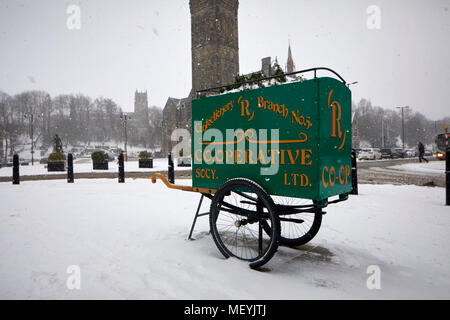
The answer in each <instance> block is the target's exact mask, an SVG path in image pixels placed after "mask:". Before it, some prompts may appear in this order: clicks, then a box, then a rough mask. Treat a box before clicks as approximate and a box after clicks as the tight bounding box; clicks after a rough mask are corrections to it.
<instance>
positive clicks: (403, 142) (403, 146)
mask: <svg viewBox="0 0 450 320" xmlns="http://www.w3.org/2000/svg"><path fill="white" fill-rule="evenodd" d="M396 108H397V109H402V149H403V150H404V149H405V114H404V110H405V109H409V106H404V107H396Z"/></svg>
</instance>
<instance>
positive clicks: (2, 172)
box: [0, 159, 190, 177]
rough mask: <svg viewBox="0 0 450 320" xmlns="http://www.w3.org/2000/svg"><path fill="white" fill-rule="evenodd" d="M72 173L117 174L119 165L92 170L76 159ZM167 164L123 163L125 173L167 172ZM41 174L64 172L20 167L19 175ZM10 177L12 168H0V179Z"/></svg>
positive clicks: (156, 161)
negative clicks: (150, 165) (143, 166)
mask: <svg viewBox="0 0 450 320" xmlns="http://www.w3.org/2000/svg"><path fill="white" fill-rule="evenodd" d="M174 163H175V168H178V166H177V162H176V159H175V160H174ZM73 167H74V172H75V173H77V172H105V171H108V172H118V170H119V165H118V163H117V160H115V161H110V162H109V164H108V170H93V169H92V161H91V160H90V159H77V160H75V161H74V164H73ZM167 167H168V164H167V159H153V168H152V169H147V168H139V162H138V161H136V160H135V161H131V160H130V161H127V162H125V172H126V171H133V172H136V171H164V170H167ZM179 169H180V170H183V169H190V168H186V167H184V168H183V167H180V168H179ZM42 174H64V172H48V171H47V168H46V165H45V164H40V163H39V162H37V163H35V164H34V165H33V166H32V165H31V162H30V164H29V165H28V166H20V175H23V176H29V175H42ZM9 176H12V167H3V168H0V177H9Z"/></svg>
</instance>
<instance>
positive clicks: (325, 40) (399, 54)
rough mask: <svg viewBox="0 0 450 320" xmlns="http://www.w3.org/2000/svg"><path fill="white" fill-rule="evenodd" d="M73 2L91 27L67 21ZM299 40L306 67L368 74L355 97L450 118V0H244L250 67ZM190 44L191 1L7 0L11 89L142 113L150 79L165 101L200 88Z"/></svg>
mask: <svg viewBox="0 0 450 320" xmlns="http://www.w3.org/2000/svg"><path fill="white" fill-rule="evenodd" d="M70 5H77V6H78V7H79V8H80V10H81V15H80V17H81V25H80V26H81V27H80V29H74V30H70V29H68V27H67V20H68V19H69V18H70V17H72V15H71V14H68V13H67V12H66V11H67V8H68V6H70ZM370 5H376V6H377V7H376V8H379V17H380V20H376V18H377V12H376V10H375V11H374V10H373V9H370V10H369V11H367V9H368V7H369V6H370ZM374 19H375V20H374ZM70 21H72V20H70ZM368 25H369V27H370V28H369V27H368ZM377 26H379V27H380V29H377V28H375V29H373V28H374V27H377ZM371 28H372V29H371ZM289 39H290V41H291V46H292V53H293V58H294V62H295V64H296V67H297V69H304V68H310V67H313V66H326V67H330V68H332V69H335V70H336V71H337V72H338V73H340V74H341V75H342V76H343V77H344V78H345V79H346V80H347V81H348V82H353V81H358V82H359V83H358V84H356V85H353V86H351V89H352V93H353V100H354V101H355V102H358V101H359V100H360V99H361V98H363V97H364V98H367V99H370V100H371V102H372V104H373V105H376V106H381V107H383V108H394V107H396V106H405V105H409V106H410V107H411V108H412V109H413V110H414V111H420V112H421V113H423V114H425V115H426V116H427V117H428V118H430V119H433V120H437V119H439V118H442V117H444V116H450V88H449V84H450V44H449V39H450V0H429V1H425V0H415V1H414V0H402V1H400V0H398V1H393V0H390V1H381V0H373V1H365V0H354V1H350V0H347V1H336V0H314V1H312V0H308V1H302V0H277V1H274V0H270V1H269V0H241V1H240V7H239V47H240V51H239V54H240V71H241V73H248V72H251V71H256V70H259V69H260V68H261V58H263V57H266V56H272V57H275V56H276V57H278V60H279V62H280V64H281V65H282V66H283V67H284V65H285V63H286V59H287V51H288V41H289ZM190 42H191V38H190V12H189V1H188V0H89V1H87V0H85V1H64V0H39V1H36V0H27V1H22V0H21V1H19V0H0V46H1V50H0V90H2V91H5V92H6V93H8V94H11V95H13V94H16V93H19V92H21V91H24V90H45V91H47V92H49V93H50V94H51V95H52V96H55V95H58V94H62V93H83V94H86V95H89V96H91V97H92V98H96V97H99V96H103V97H109V98H112V99H113V100H115V101H116V102H117V103H118V104H119V105H120V106H121V107H122V108H123V110H125V111H132V110H133V103H134V102H133V100H134V92H135V90H136V89H138V90H147V91H148V94H149V103H150V105H157V106H160V107H164V105H165V102H166V100H167V98H168V97H169V96H171V97H177V98H183V97H186V96H187V95H188V93H189V91H190V89H191V51H190V45H191V44H190Z"/></svg>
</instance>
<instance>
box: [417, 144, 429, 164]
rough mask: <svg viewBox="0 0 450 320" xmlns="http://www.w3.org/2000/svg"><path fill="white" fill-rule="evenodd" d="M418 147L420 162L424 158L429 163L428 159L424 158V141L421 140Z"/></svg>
mask: <svg viewBox="0 0 450 320" xmlns="http://www.w3.org/2000/svg"><path fill="white" fill-rule="evenodd" d="M417 148H418V149H419V162H422V160H424V161H426V162H427V163H428V160H427V159H425V158H424V155H425V147H424V145H423V143H422V142H420V141H419V144H418V146H417Z"/></svg>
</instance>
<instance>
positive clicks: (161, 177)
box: [152, 173, 216, 194]
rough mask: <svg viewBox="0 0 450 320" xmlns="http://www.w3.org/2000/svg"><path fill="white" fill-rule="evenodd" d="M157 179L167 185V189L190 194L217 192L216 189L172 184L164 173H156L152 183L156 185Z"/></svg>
mask: <svg viewBox="0 0 450 320" xmlns="http://www.w3.org/2000/svg"><path fill="white" fill-rule="evenodd" d="M157 179H159V180H161V181H162V182H163V183H164V184H165V185H166V187H167V188H170V189H177V190H182V191H190V192H200V193H209V194H214V193H215V192H216V190H215V189H207V188H196V187H190V186H180V185H176V184H173V183H170V182H169V180H167V178H166V177H165V176H164V175H163V174H162V173H155V174H154V175H152V183H156V180H157Z"/></svg>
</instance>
